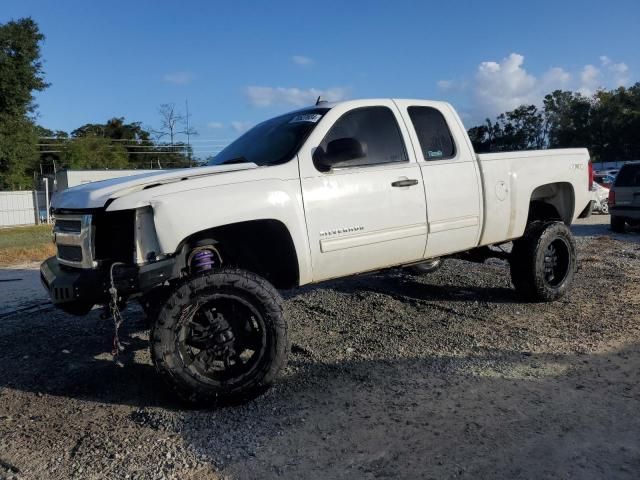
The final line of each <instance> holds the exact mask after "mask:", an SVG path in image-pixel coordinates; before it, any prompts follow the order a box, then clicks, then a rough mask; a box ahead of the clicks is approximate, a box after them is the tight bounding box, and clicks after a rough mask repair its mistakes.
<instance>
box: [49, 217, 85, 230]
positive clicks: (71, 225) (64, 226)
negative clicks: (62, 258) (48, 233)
mask: <svg viewBox="0 0 640 480" xmlns="http://www.w3.org/2000/svg"><path fill="white" fill-rule="evenodd" d="M81 228H82V222H81V221H80V220H64V219H56V226H55V229H56V232H62V233H77V234H79V233H80V229H81Z"/></svg>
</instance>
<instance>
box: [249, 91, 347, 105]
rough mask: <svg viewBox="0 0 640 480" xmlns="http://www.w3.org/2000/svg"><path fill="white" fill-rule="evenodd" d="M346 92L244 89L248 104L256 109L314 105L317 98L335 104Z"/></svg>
mask: <svg viewBox="0 0 640 480" xmlns="http://www.w3.org/2000/svg"><path fill="white" fill-rule="evenodd" d="M346 93H347V90H346V89H345V88H343V87H334V88H329V89H325V90H322V89H318V88H307V89H301V88H295V87H294V88H284V87H260V86H250V87H247V89H246V95H247V98H248V99H249V103H251V104H252V105H253V106H256V107H270V106H272V105H293V106H296V107H302V106H305V105H310V104H313V103H315V101H316V99H317V98H318V97H322V99H323V100H327V101H330V102H337V101H340V100H342V99H343V98H344V97H345V96H346Z"/></svg>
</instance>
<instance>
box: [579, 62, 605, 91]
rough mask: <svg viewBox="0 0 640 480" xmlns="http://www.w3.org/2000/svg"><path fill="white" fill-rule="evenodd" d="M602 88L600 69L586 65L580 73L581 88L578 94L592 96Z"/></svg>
mask: <svg viewBox="0 0 640 480" xmlns="http://www.w3.org/2000/svg"><path fill="white" fill-rule="evenodd" d="M600 86H601V79H600V69H599V68H597V67H595V66H593V65H591V64H589V65H585V66H584V67H583V69H582V72H580V87H579V88H578V92H580V93H581V94H582V95H585V96H587V97H588V96H590V95H593V94H594V93H595V91H596V90H597V89H598V87H600Z"/></svg>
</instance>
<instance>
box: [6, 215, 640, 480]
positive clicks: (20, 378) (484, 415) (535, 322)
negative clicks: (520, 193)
mask: <svg viewBox="0 0 640 480" xmlns="http://www.w3.org/2000/svg"><path fill="white" fill-rule="evenodd" d="M607 221H608V217H592V218H591V219H589V220H588V221H586V222H581V223H580V224H579V225H576V226H575V227H574V232H575V233H576V235H577V241H578V245H579V257H580V258H579V264H580V271H579V272H578V274H577V277H576V282H575V284H574V287H573V289H572V291H571V292H570V294H569V295H568V296H567V297H566V298H564V299H562V300H561V301H559V302H556V303H553V304H525V303H521V302H520V301H519V300H518V299H517V297H516V296H515V294H514V292H513V290H512V289H511V286H510V281H509V275H508V268H507V266H506V264H505V263H504V262H500V261H497V260H495V261H494V260H492V261H490V262H488V263H487V264H484V265H478V264H471V263H465V262H461V261H456V260H449V261H447V262H446V264H445V266H444V267H443V268H442V269H441V270H439V271H438V272H436V273H434V274H432V275H429V276H413V275H409V274H407V273H403V272H399V271H392V272H386V273H381V274H372V275H366V276H360V277H357V278H353V279H346V280H340V281H334V282H330V283H326V284H323V285H320V286H317V287H314V288H302V289H299V290H296V291H290V292H284V296H285V298H286V306H287V315H288V318H289V321H290V323H291V326H292V328H291V331H292V341H293V347H292V354H291V357H290V363H289V367H288V368H287V370H286V372H285V373H284V375H283V376H282V378H281V379H280V381H279V382H278V383H277V384H276V386H275V387H274V388H272V389H271V390H270V391H269V392H268V393H267V394H266V395H264V396H262V397H260V398H258V399H257V400H255V401H253V402H251V403H249V404H246V405H243V406H240V407H233V408H225V409H219V410H213V411H197V410H185V409H184V408H182V407H181V406H179V405H178V404H176V403H175V402H174V401H173V400H172V399H171V398H170V397H169V396H168V395H167V394H165V392H164V390H163V388H162V386H161V385H160V384H159V383H158V379H157V378H156V376H155V375H154V372H153V368H152V366H151V364H150V360H149V354H148V348H147V338H148V334H147V332H146V331H145V329H144V326H143V322H142V314H141V313H140V311H139V310H137V309H133V308H132V309H130V310H129V311H128V313H127V323H126V324H125V328H124V337H125V342H126V352H125V354H124V355H123V356H122V357H121V364H122V365H119V364H117V363H115V362H114V361H113V360H112V359H111V356H110V353H109V352H110V346H111V345H110V341H111V337H110V335H111V328H112V327H111V325H110V323H109V321H107V320H101V319H100V317H99V312H97V311H95V310H94V311H93V312H92V313H91V314H90V315H89V316H88V317H85V318H75V317H70V316H67V315H65V314H64V313H62V312H59V311H57V310H53V309H45V310H40V311H38V310H27V311H25V310H20V311H18V312H16V313H14V314H11V313H7V311H6V310H5V313H3V314H2V315H0V324H1V328H0V478H14V477H15V478H20V479H22V478H52V479H54V478H61V479H62V478H64V479H66V478H87V479H97V478H132V479H134V478H139V479H147V478H148V479H161V478H180V479H192V478H193V479H196V478H198V479H218V478H242V479H244V478H260V479H264V478H276V477H278V478H295V479H297V478H312V479H315V478H317V479H325V478H336V479H340V478H391V477H394V478H435V479H441V478H469V479H476V478H504V479H512V478H532V479H534V478H535V479H544V478H581V479H583V478H585V479H590V478H593V479H596V478H598V479H599V478H607V479H615V478H621V479H626V478H628V479H637V478H639V477H640V416H639V415H638V412H640V386H639V385H638V380H639V375H640V374H639V372H640V349H639V345H640V313H639V312H640V309H639V308H638V307H639V304H640V282H639V279H640V242H639V239H640V235H638V233H630V234H625V235H618V236H616V237H615V238H613V237H612V236H610V235H609V232H608V230H607V228H606V225H605V222H607ZM0 288H2V289H4V286H1V285H0ZM3 291H4V290H3ZM4 298H5V296H4V294H3V301H4ZM5 309H6V306H5Z"/></svg>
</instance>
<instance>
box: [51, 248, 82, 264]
mask: <svg viewBox="0 0 640 480" xmlns="http://www.w3.org/2000/svg"><path fill="white" fill-rule="evenodd" d="M57 247H58V258H60V259H62V260H68V261H70V262H81V261H82V247H78V246H75V245H57Z"/></svg>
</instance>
